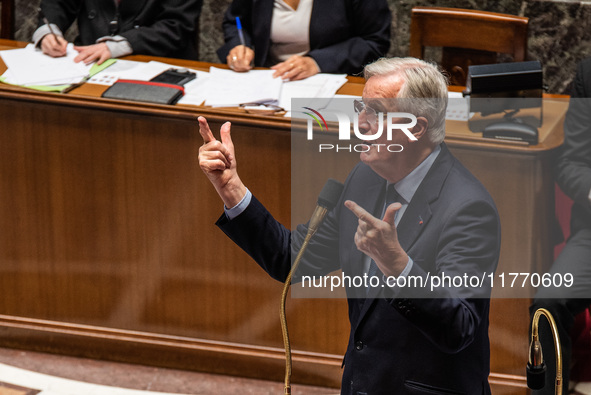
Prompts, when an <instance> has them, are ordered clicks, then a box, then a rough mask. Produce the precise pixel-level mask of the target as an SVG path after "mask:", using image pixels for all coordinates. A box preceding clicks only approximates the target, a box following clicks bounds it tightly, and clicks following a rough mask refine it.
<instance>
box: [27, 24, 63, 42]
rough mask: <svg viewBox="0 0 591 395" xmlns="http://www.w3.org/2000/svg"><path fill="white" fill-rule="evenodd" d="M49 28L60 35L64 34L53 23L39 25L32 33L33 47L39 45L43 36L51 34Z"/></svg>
mask: <svg viewBox="0 0 591 395" xmlns="http://www.w3.org/2000/svg"><path fill="white" fill-rule="evenodd" d="M49 26H51V29H50V28H49ZM51 30H53V32H54V33H55V34H56V35H58V36H60V37H63V36H64V34H63V33H62V31H61V30H60V28H59V27H57V25H54V24H53V23H52V24H51V25H42V26H39V28H38V29H37V30H35V33H33V43H35V47H39V46H40V45H41V40H43V37H45V36H47V35H48V34H51V33H52V32H51Z"/></svg>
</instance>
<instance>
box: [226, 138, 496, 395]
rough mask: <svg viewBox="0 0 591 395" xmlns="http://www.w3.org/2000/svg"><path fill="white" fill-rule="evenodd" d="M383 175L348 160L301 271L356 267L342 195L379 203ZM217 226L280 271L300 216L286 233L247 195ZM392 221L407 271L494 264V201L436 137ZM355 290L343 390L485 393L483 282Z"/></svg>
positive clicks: (470, 271) (282, 274) (470, 269)
mask: <svg viewBox="0 0 591 395" xmlns="http://www.w3.org/2000/svg"><path fill="white" fill-rule="evenodd" d="M385 185H386V181H385V180H384V179H383V178H381V177H380V176H378V175H377V174H376V173H375V172H373V170H371V169H370V168H369V167H368V166H367V165H365V164H362V163H360V164H359V165H357V166H356V167H355V168H354V169H353V171H352V172H351V173H350V175H349V177H348V179H347V181H346V183H345V189H344V191H343V194H342V196H341V199H340V201H339V203H338V204H337V206H336V207H335V209H334V210H332V211H331V212H330V213H329V214H328V215H327V218H326V219H325V221H324V222H323V224H322V226H321V227H320V229H319V230H318V232H317V234H316V235H315V236H314V237H313V238H312V242H311V243H310V245H309V249H308V250H307V252H306V254H305V257H304V259H303V261H302V263H301V266H300V267H301V268H302V270H301V271H300V270H298V273H299V274H300V275H301V274H302V273H305V272H307V273H316V274H318V275H324V274H327V273H329V272H332V271H334V270H337V269H342V270H343V272H344V273H345V274H346V275H349V276H354V275H358V276H361V275H362V274H363V273H362V272H361V270H362V265H361V262H362V254H361V252H359V251H358V250H357V248H356V246H355V243H354V241H353V236H354V233H355V231H356V229H357V218H356V217H355V216H354V215H353V214H352V213H351V212H350V211H349V210H348V209H347V208H345V207H344V206H343V202H344V200H346V199H350V200H353V201H355V202H357V203H358V204H360V205H361V206H363V207H364V208H365V209H366V210H369V211H371V212H374V213H376V212H379V211H380V210H381V206H382V205H383V198H382V196H383V194H384V190H385ZM218 226H220V228H221V229H222V230H223V231H224V232H225V233H226V234H227V235H228V236H229V237H230V238H232V239H233V240H234V241H235V242H236V243H237V244H238V245H239V246H241V247H242V248H243V249H244V250H245V251H246V252H247V253H249V254H250V255H251V256H252V257H253V258H254V259H255V260H256V261H257V262H258V263H259V265H260V266H261V267H262V268H263V269H265V270H266V271H267V272H268V273H269V274H270V275H271V276H272V277H274V278H276V279H277V280H280V281H284V279H285V278H286V277H287V274H288V272H289V270H290V255H291V254H290V247H291V250H292V252H294V251H297V249H298V248H299V246H300V245H301V242H302V239H303V237H304V236H305V233H306V227H305V226H303V225H300V226H298V228H297V230H296V231H294V232H291V233H290V231H289V230H287V229H285V228H284V227H283V226H281V225H280V224H279V223H278V222H277V221H275V220H274V219H273V218H272V216H271V214H269V213H268V211H267V210H266V209H265V208H264V207H263V206H262V205H261V204H260V203H259V202H258V201H257V200H256V199H255V198H254V197H253V200H252V202H251V204H250V205H249V206H248V207H247V209H246V210H245V211H244V212H243V213H242V214H240V215H239V216H238V217H236V218H234V219H233V220H232V221H228V220H227V218H226V216H225V215H222V217H221V218H220V219H219V221H218ZM397 229H398V234H399V240H400V243H401V245H402V247H403V248H404V249H405V251H407V253H408V254H409V256H410V257H411V258H412V259H413V261H414V265H413V268H412V270H411V273H410V275H409V277H410V276H419V277H421V278H426V277H427V273H429V275H430V276H433V275H436V274H441V273H442V272H444V273H445V274H446V275H448V276H464V274H467V275H468V276H478V278H481V276H482V275H483V274H484V275H486V274H490V273H492V272H494V270H495V269H496V265H497V262H498V257H499V247H500V224H499V219H498V214H497V211H496V207H495V205H494V202H493V201H492V199H491V197H490V196H489V194H488V192H487V191H486V190H485V188H484V187H483V186H482V185H481V184H480V182H478V180H476V179H475V178H474V176H472V175H471V174H470V173H469V171H468V170H466V169H465V168H464V167H463V166H462V165H461V164H460V163H459V162H458V161H457V160H456V159H455V158H454V157H453V156H452V155H451V153H450V152H449V150H448V149H447V148H446V146H445V145H444V144H442V150H441V152H440V154H439V156H438V157H437V159H436V160H435V162H434V164H433V166H432V167H431V169H430V170H429V172H428V174H427V175H426V177H425V179H424V180H423V182H422V183H421V185H420V186H419V188H418V190H417V192H416V193H415V195H414V197H413V199H412V201H411V202H410V204H409V206H408V207H407V210H406V212H405V213H404V215H403V217H402V219H401V221H400V223H399V225H398V227H397ZM290 236H291V237H292V238H293V239H291V238H290ZM291 240H293V242H291ZM294 256H295V254H294ZM355 291H356V290H355V289H351V288H348V289H347V295H348V302H349V319H350V323H351V332H350V339H349V344H348V347H347V351H346V354H345V359H344V366H345V367H344V372H343V380H342V388H341V393H342V394H354V395H357V394H452V393H453V394H456V393H461V394H470V395H473V394H490V387H489V385H488V374H489V370H490V364H489V359H490V355H489V354H490V351H489V348H490V347H489V340H488V313H489V299H488V298H487V296H489V291H490V290H489V289H485V290H484V291H483V293H480V294H476V293H472V292H470V291H469V290H466V289H462V290H458V292H457V293H456V294H453V295H452V294H451V293H450V290H447V289H438V290H436V291H435V292H433V293H427V294H423V295H417V294H415V293H413V292H411V295H412V296H413V297H407V296H408V295H405V293H404V292H406V291H402V293H401V294H400V295H398V296H395V297H392V295H388V294H384V295H378V293H381V292H382V290H381V289H380V288H376V289H375V290H374V291H373V293H370V295H369V297H368V298H358V297H357V296H359V294H356V292H355ZM419 296H421V297H419ZM424 296H428V297H424ZM450 296H454V297H450ZM474 296H478V297H476V298H475V297H474Z"/></svg>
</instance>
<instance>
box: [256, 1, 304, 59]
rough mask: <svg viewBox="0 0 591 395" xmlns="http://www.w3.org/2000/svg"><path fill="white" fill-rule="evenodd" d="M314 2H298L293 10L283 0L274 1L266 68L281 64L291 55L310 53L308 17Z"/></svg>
mask: <svg viewBox="0 0 591 395" xmlns="http://www.w3.org/2000/svg"><path fill="white" fill-rule="evenodd" d="M313 4H314V0H300V3H299V5H298V8H297V9H296V10H294V9H293V8H291V7H290V6H289V5H287V3H285V1H283V0H275V1H274V5H273V19H272V22H271V46H270V48H269V57H268V58H267V59H268V60H267V62H268V66H272V65H274V64H277V63H279V62H283V61H284V60H286V59H287V58H289V57H290V56H292V55H305V54H307V53H308V51H310V16H311V15H312V6H313Z"/></svg>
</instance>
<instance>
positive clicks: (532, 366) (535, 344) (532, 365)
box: [525, 338, 546, 390]
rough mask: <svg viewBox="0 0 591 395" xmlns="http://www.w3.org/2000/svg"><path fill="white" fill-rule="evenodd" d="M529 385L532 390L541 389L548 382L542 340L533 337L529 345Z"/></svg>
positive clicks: (527, 373)
mask: <svg viewBox="0 0 591 395" xmlns="http://www.w3.org/2000/svg"><path fill="white" fill-rule="evenodd" d="M525 370H526V376H527V386H528V387H529V388H531V389H532V390H541V389H542V388H544V385H545V384H546V364H545V363H544V356H543V353H542V345H541V344H540V341H539V340H538V339H537V338H536V339H532V341H531V343H530V345H529V360H528V362H527V367H526V369H525Z"/></svg>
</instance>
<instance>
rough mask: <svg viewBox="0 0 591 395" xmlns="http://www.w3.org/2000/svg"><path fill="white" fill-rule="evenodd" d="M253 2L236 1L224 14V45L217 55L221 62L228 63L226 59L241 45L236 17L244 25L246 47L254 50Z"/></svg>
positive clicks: (248, 0)
mask: <svg viewBox="0 0 591 395" xmlns="http://www.w3.org/2000/svg"><path fill="white" fill-rule="evenodd" d="M252 6H253V2H252V0H234V1H233V2H232V4H230V5H229V6H228V9H227V10H226V13H225V14H224V20H223V22H222V30H223V31H224V45H222V46H221V47H220V48H219V49H218V50H217V54H218V57H219V58H220V61H222V62H223V63H226V57H227V56H228V53H229V52H230V50H231V49H232V48H234V47H235V46H237V45H240V44H241V43H240V37H239V35H238V28H237V27H236V17H240V23H241V24H242V33H243V35H244V42H245V43H246V46H248V47H250V48H252V47H253V43H252V34H251V32H252V31H253V27H252Z"/></svg>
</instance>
